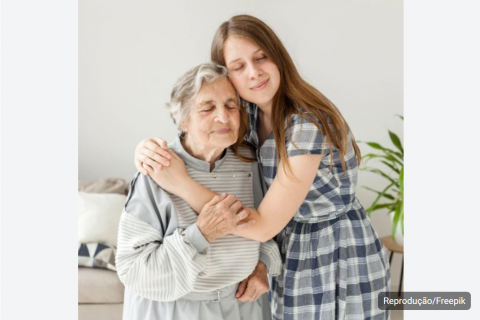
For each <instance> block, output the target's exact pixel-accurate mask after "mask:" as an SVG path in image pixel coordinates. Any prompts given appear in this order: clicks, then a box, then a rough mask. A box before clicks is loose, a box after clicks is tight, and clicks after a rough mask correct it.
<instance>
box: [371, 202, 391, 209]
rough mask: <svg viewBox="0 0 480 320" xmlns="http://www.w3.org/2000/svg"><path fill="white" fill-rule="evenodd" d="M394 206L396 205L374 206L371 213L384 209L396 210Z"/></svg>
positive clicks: (383, 204) (382, 204)
mask: <svg viewBox="0 0 480 320" xmlns="http://www.w3.org/2000/svg"><path fill="white" fill-rule="evenodd" d="M395 205H396V202H392V203H381V204H376V205H375V206H374V207H373V208H372V211H375V210H379V209H385V208H390V209H395V208H396V207H395Z"/></svg>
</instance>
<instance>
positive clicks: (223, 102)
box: [183, 78, 240, 148]
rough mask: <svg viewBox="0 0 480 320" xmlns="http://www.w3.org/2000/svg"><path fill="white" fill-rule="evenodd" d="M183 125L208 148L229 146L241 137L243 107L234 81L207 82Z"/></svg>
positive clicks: (197, 141)
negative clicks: (238, 99) (240, 107)
mask: <svg viewBox="0 0 480 320" xmlns="http://www.w3.org/2000/svg"><path fill="white" fill-rule="evenodd" d="M193 104H194V105H193V106H192V108H191V111H190V117H189V119H188V121H187V123H186V124H185V125H184V126H183V130H184V131H186V132H187V133H188V136H189V139H191V140H194V141H195V142H196V143H198V144H200V145H201V146H202V147H204V148H227V147H229V146H231V145H232V144H234V143H235V142H236V141H237V138H238V129H239V126H240V111H239V109H238V104H237V96H236V94H235V89H234V88H233V86H232V84H231V83H230V82H229V81H228V80H227V79H225V78H223V79H218V80H216V81H214V82H212V83H204V84H203V86H202V88H201V89H200V92H199V93H198V94H197V96H196V97H195V98H194V102H193Z"/></svg>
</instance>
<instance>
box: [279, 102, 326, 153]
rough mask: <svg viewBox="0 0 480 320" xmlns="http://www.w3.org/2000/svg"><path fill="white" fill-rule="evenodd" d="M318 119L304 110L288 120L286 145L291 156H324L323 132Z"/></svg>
mask: <svg viewBox="0 0 480 320" xmlns="http://www.w3.org/2000/svg"><path fill="white" fill-rule="evenodd" d="M321 128H322V127H321V124H320V121H319V120H318V118H317V117H316V116H315V115H313V114H311V113H308V112H306V111H304V110H301V111H299V112H298V113H296V114H293V115H292V116H291V117H290V119H287V135H286V145H287V153H288V155H289V156H296V155H302V154H322V153H323V152H324V150H325V145H324V142H325V141H324V137H323V132H322V131H323V130H321Z"/></svg>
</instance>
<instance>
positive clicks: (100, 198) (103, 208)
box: [78, 192, 127, 247]
mask: <svg viewBox="0 0 480 320" xmlns="http://www.w3.org/2000/svg"><path fill="white" fill-rule="evenodd" d="M126 199H127V197H126V196H125V195H121V194H114V193H85V192H79V193H78V242H79V243H103V244H106V245H109V246H113V247H116V246H117V235H118V225H119V223H120V216H121V215H122V211H123V207H124V205H125V201H126Z"/></svg>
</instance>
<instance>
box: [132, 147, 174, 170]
mask: <svg viewBox="0 0 480 320" xmlns="http://www.w3.org/2000/svg"><path fill="white" fill-rule="evenodd" d="M170 159H171V155H170V153H169V152H168V146H167V142H166V141H165V140H162V139H160V138H150V139H145V140H142V141H140V142H139V143H138V144H137V147H136V148H135V167H136V168H137V170H138V171H140V172H141V173H142V174H144V175H148V174H149V171H153V170H154V169H157V170H160V169H162V167H168V166H169V165H170ZM147 169H149V170H147Z"/></svg>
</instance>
